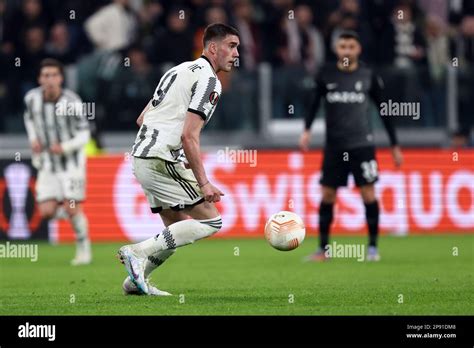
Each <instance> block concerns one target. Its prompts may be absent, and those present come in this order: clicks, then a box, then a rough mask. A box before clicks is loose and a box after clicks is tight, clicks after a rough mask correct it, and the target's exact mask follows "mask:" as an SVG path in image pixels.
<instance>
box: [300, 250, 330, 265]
mask: <svg viewBox="0 0 474 348" xmlns="http://www.w3.org/2000/svg"><path fill="white" fill-rule="evenodd" d="M329 260H330V257H329V256H328V255H326V252H325V250H324V249H321V248H319V249H318V250H317V251H316V252H315V253H314V254H311V255H308V256H306V257H305V258H304V261H306V262H324V261H329Z"/></svg>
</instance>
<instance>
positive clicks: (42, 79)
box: [24, 59, 92, 265]
mask: <svg viewBox="0 0 474 348" xmlns="http://www.w3.org/2000/svg"><path fill="white" fill-rule="evenodd" d="M63 79H64V73H63V66H62V64H61V63H60V62H58V61H56V60H54V59H45V60H43V61H42V62H41V65H40V72H39V77H38V82H39V84H40V86H39V87H37V88H34V89H32V90H30V91H29V92H28V93H27V94H26V95H25V100H24V101H25V113H24V121H25V127H26V130H27V133H28V139H29V141H30V144H31V149H32V151H33V155H32V162H33V165H34V166H35V167H36V169H38V177H37V181H36V201H37V203H38V207H39V211H40V214H41V216H42V217H43V218H46V219H52V218H67V219H69V220H70V221H71V224H72V227H73V229H74V232H75V234H76V241H77V245H76V256H75V257H74V259H73V260H72V261H71V263H72V264H73V265H81V264H88V263H90V262H91V260H92V255H91V249H90V242H89V237H88V223H87V218H86V216H85V215H84V212H83V211H82V206H81V202H82V201H83V200H84V198H85V174H86V172H85V168H86V156H85V153H84V149H83V148H84V146H85V144H86V143H87V142H88V140H89V137H90V132H89V124H88V121H87V118H86V116H85V115H84V112H83V104H82V101H81V98H80V97H79V96H78V95H77V94H75V93H74V92H72V91H70V90H67V89H65V88H62V83H63Z"/></svg>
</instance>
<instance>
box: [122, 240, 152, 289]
mask: <svg viewBox="0 0 474 348" xmlns="http://www.w3.org/2000/svg"><path fill="white" fill-rule="evenodd" d="M118 258H119V259H120V261H123V262H122V263H123V264H124V266H125V268H126V270H127V272H128V275H129V276H130V280H131V281H132V282H133V283H134V284H135V285H136V286H137V287H138V289H139V290H141V291H142V292H143V293H145V294H148V284H147V283H146V280H145V275H144V271H145V263H146V258H145V257H140V256H139V255H137V254H136V253H135V252H134V251H133V249H132V247H131V246H129V245H125V246H123V247H121V248H120V249H119V251H118Z"/></svg>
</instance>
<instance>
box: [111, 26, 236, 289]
mask: <svg viewBox="0 0 474 348" xmlns="http://www.w3.org/2000/svg"><path fill="white" fill-rule="evenodd" d="M239 43H240V41H239V33H238V31H237V30H236V29H234V28H232V27H230V26H227V25H224V24H219V23H218V24H211V25H209V26H208V27H207V28H206V30H205V32H204V37H203V45H204V50H203V53H202V56H201V57H200V58H198V59H196V60H195V61H191V62H185V63H182V64H180V65H177V66H175V67H173V68H171V69H170V70H168V71H167V72H166V73H165V74H164V75H163V77H162V78H161V80H160V82H159V84H158V87H157V88H156V90H155V93H154V94H153V98H152V99H151V100H150V102H149V103H148V105H147V106H146V107H145V109H144V110H143V112H142V114H141V115H140V116H139V118H138V120H137V123H138V124H139V125H140V130H139V131H138V135H137V138H136V140H135V144H134V145H133V148H132V155H133V172H134V175H135V177H136V178H137V180H138V182H139V183H140V184H141V186H142V188H143V191H144V193H145V196H146V197H147V199H148V202H149V204H150V207H151V211H152V212H154V213H159V214H160V216H161V218H162V220H163V223H164V224H165V226H166V227H165V229H164V230H163V231H162V232H160V233H158V234H157V235H156V236H155V237H152V238H150V239H147V240H145V241H143V242H141V243H137V244H132V245H126V246H123V247H122V248H120V250H119V252H118V256H119V258H120V260H121V261H122V262H123V263H124V265H125V267H126V269H127V272H128V274H129V277H127V278H126V279H125V281H124V283H123V289H124V291H125V293H133V292H135V293H143V294H149V295H169V293H167V292H165V291H160V290H158V289H157V288H155V287H154V286H152V285H150V283H149V275H150V273H151V271H153V269H155V268H156V267H158V266H159V265H160V264H162V263H163V262H164V261H165V260H166V259H167V258H168V257H169V256H171V255H172V254H173V253H174V252H175V250H176V248H178V247H181V246H184V245H187V244H191V243H193V242H195V241H196V240H199V239H202V238H205V237H209V236H211V235H213V234H214V233H216V232H217V231H219V229H220V228H221V227H222V220H221V216H220V214H219V211H218V210H217V208H216V206H215V204H214V203H215V202H219V201H220V199H221V196H223V195H224V194H223V193H222V192H221V191H220V190H219V189H218V188H217V187H215V186H214V185H213V184H212V183H211V182H209V180H208V178H207V176H206V171H205V169H204V166H203V163H202V160H201V153H200V146H199V136H200V132H201V129H202V128H203V126H204V125H205V124H207V122H209V120H210V119H211V117H212V114H213V112H214V110H215V108H216V106H217V102H218V101H219V97H220V95H221V90H222V88H221V83H220V81H219V79H218V77H217V75H216V73H217V72H219V71H225V72H229V71H230V70H231V69H232V66H233V65H234V63H235V61H236V59H237V58H238V57H239V53H238V50H237V47H238V46H239ZM189 217H191V218H189Z"/></svg>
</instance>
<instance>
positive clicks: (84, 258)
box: [71, 239, 92, 266]
mask: <svg viewBox="0 0 474 348" xmlns="http://www.w3.org/2000/svg"><path fill="white" fill-rule="evenodd" d="M91 262H92V252H91V243H90V241H89V240H88V239H86V240H82V241H80V242H77V243H76V256H75V257H74V258H73V259H72V260H71V265H73V266H80V265H88V264H90V263H91Z"/></svg>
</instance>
